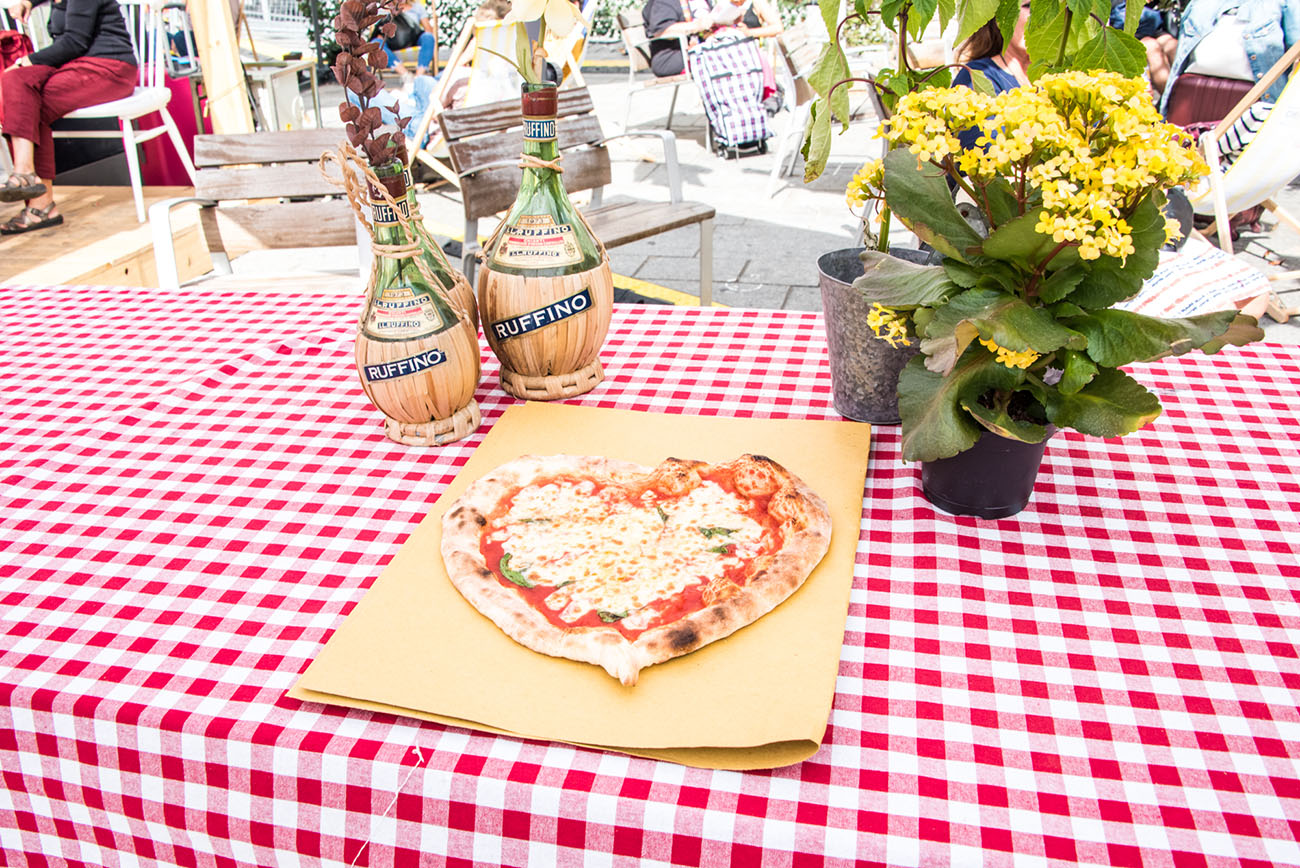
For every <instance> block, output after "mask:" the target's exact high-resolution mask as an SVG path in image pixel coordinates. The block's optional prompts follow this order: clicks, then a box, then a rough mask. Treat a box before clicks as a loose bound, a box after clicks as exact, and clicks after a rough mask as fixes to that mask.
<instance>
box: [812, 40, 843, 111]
mask: <svg viewBox="0 0 1300 868" xmlns="http://www.w3.org/2000/svg"><path fill="white" fill-rule="evenodd" d="M849 77H850V73H849V61H848V59H847V58H845V56H844V50H843V49H842V48H840V46H839V43H837V42H834V41H831V42H828V43H827V44H826V45H824V46H822V53H821V56H820V57H818V58H817V66H816V67H814V68H813V71H812V72H811V73H810V74H809V75H808V86H809V87H811V88H812V89H813V91H815V92H816V93H817V95H818V96H820V97H821V98H822V99H823V100H826V99H827V96H828V95H829V97H830V102H829V105H830V110H831V114H833V115H834V116H835V117H836V118H838V119H839V122H840V123H841V124H843V126H844V129H845V130H847V129H848V128H849V114H850V107H849V88H848V86H847V85H845V86H841V87H835V85H837V84H839V83H840V82H842V81H844V80H845V79H846V78H849ZM832 88H835V91H834V93H832V92H831V89H832ZM841 132H842V131H841Z"/></svg>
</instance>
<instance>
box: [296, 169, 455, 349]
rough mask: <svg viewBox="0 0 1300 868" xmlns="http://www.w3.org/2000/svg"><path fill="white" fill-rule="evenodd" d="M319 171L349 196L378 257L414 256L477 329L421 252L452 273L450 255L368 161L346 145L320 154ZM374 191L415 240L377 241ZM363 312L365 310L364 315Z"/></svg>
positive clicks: (430, 281) (436, 287)
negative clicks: (371, 215)
mask: <svg viewBox="0 0 1300 868" xmlns="http://www.w3.org/2000/svg"><path fill="white" fill-rule="evenodd" d="M329 163H336V164H337V165H338V168H339V173H340V176H341V180H340V179H336V178H335V177H334V176H333V175H331V174H330V172H329V168H328V164H329ZM320 170H321V174H322V175H324V176H325V180H327V181H329V182H330V183H331V184H333V185H334V186H335V187H341V188H342V189H343V191H344V193H345V194H346V195H347V197H348V203H349V204H351V206H352V213H353V214H355V215H356V218H357V220H358V221H360V223H361V225H362V226H364V227H366V231H367V232H368V233H369V235H370V250H371V251H372V252H373V253H374V254H375V256H380V257H383V258H385V259H407V258H409V259H411V260H412V261H413V262H414V263H415V267H416V268H417V269H419V272H420V274H421V275H422V276H423V277H424V279H425V282H427V283H428V284H429V286H430V288H432V289H433V291H434V292H437V293H438V295H439V296H440V297H441V298H442V299H443V301H445V302H447V303H448V304H449V305H451V309H452V310H454V311H455V312H456V316H457V317H459V318H460V320H461V321H462V322H463V323H465V324H466V325H468V326H469V327H470V328H471V329H473V330H475V331H477V329H478V323H476V322H475V321H474V317H473V316H472V315H471V314H470V312H469V311H468V310H466V309H465V306H464V305H463V304H461V303H460V300H459V299H458V298H456V295H455V293H453V292H451V287H445V286H443V285H442V281H440V280H438V278H436V277H435V276H434V275H433V272H432V271H430V270H429V266H428V264H426V263H425V262H424V257H423V256H421V255H420V254H421V253H423V252H424V251H425V250H428V251H429V252H430V253H431V254H432V255H433V256H434V257H435V258H437V260H438V261H439V262H440V263H441V265H442V266H443V268H444V269H446V271H447V273H448V274H450V273H451V272H452V271H454V269H453V268H452V266H451V263H449V262H448V261H447V257H446V256H445V255H444V254H443V252H442V248H441V247H440V246H439V245H438V243H437V242H436V241H434V239H433V236H432V235H431V234H429V230H428V229H425V228H424V224H423V223H422V222H421V221H419V220H415V219H413V218H411V217H409V216H407V215H406V214H403V213H402V211H401V209H399V208H398V207H397V200H396V199H394V198H393V195H392V194H391V193H389V192H388V188H387V187H385V186H384V184H383V182H381V181H380V180H379V176H378V175H376V174H375V172H374V170H373V169H371V168H370V166H369V165H367V163H366V162H365V160H363V159H361V157H360V156H359V155H358V154H357V153H356V152H355V151H353V150H351V149H350V148H348V146H347V145H343V146H341V147H340V148H339V149H338V150H337V151H326V152H325V153H323V154H321V157H320ZM363 179H364V181H363ZM366 182H368V183H369V189H367V187H366ZM372 192H378V193H379V195H380V196H381V197H382V198H383V201H384V204H386V205H388V207H389V208H390V209H392V213H393V214H394V215H396V217H397V221H398V223H400V224H401V226H402V232H403V234H404V235H405V236H406V237H407V238H408V239H415V240H414V241H408V242H407V243H406V244H380V243H379V242H378V241H376V240H375V232H374V226H372V225H371V223H370V221H369V220H367V219H366V211H367V210H369V209H368V208H367V207H366V206H367V205H368V204H369V203H370V197H371V193H372ZM376 271H377V270H376V269H372V270H371V272H370V280H369V282H368V283H367V284H366V297H367V298H369V297H370V296H371V294H372V293H373V292H374V290H375V274H376ZM364 315H365V314H364V311H363V313H362V316H364Z"/></svg>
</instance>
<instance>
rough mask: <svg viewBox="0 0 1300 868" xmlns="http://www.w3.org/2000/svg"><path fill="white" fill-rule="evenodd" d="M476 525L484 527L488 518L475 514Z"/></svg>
mask: <svg viewBox="0 0 1300 868" xmlns="http://www.w3.org/2000/svg"><path fill="white" fill-rule="evenodd" d="M474 523H475V524H476V525H478V526H479V527H483V525H485V524H487V518H485V517H484V516H483V514H482V513H478V512H476V513H474Z"/></svg>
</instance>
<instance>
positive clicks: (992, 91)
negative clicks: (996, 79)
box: [969, 69, 998, 96]
mask: <svg viewBox="0 0 1300 868" xmlns="http://www.w3.org/2000/svg"><path fill="white" fill-rule="evenodd" d="M969 72H970V86H971V89H972V90H974V91H975V92H976V93H982V94H984V95H985V96H997V93H998V91H997V88H995V87H994V86H993V82H991V81H989V77H988V76H987V75H985V74H984V73H983V72H981V71H980V70H978V69H972V70H969Z"/></svg>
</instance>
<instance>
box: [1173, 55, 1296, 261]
mask: <svg viewBox="0 0 1300 868" xmlns="http://www.w3.org/2000/svg"><path fill="white" fill-rule="evenodd" d="M1297 66H1300V43H1296V44H1295V45H1293V46H1291V48H1290V50H1288V51H1287V52H1286V54H1284V55H1283V56H1282V57H1281V59H1279V60H1278V62H1277V63H1275V64H1274V65H1273V68H1272V69H1270V70H1269V71H1268V72H1267V73H1265V75H1264V77H1263V78H1261V79H1260V80H1259V82H1257V83H1256V84H1255V86H1254V87H1253V88H1251V89H1250V91H1249V92H1248V93H1247V94H1246V95H1245V96H1244V97H1242V99H1241V101H1240V102H1238V103H1237V106H1236V108H1234V109H1233V110H1232V111H1231V112H1229V113H1228V116H1227V117H1225V118H1224V119H1223V120H1222V121H1220V122H1219V124H1218V126H1216V127H1215V128H1214V129H1213V130H1210V131H1209V132H1206V133H1205V134H1203V135H1202V136H1201V141H1200V144H1201V148H1202V150H1203V151H1204V153H1205V160H1206V162H1207V163H1209V165H1210V176H1209V179H1208V180H1207V181H1205V182H1202V184H1201V185H1200V186H1199V187H1197V188H1196V189H1194V190H1190V191H1188V196H1187V198H1188V199H1189V200H1190V201H1191V203H1192V208H1193V209H1194V210H1195V211H1196V213H1198V214H1203V215H1213V216H1214V223H1213V224H1212V225H1211V226H1210V227H1209V228H1208V229H1207V230H1205V231H1206V234H1207V235H1208V234H1211V233H1214V232H1217V233H1218V236H1219V246H1220V247H1221V248H1223V251H1224V252H1225V253H1228V254H1229V255H1231V254H1232V252H1233V249H1232V232H1231V231H1230V230H1229V228H1228V221H1229V215H1231V214H1236V213H1238V212H1240V211H1245V210H1246V209H1248V208H1253V207H1255V206H1256V205H1262V206H1264V208H1266V209H1267V210H1268V211H1269V212H1271V213H1272V214H1273V216H1274V217H1276V218H1277V220H1278V222H1279V223H1281V224H1285V225H1286V226H1288V227H1289V228H1290V229H1292V230H1293V231H1295V232H1297V233H1300V221H1297V220H1296V218H1294V217H1293V216H1291V215H1290V214H1288V213H1287V212H1286V211H1284V210H1282V209H1281V208H1280V207H1278V204H1277V202H1276V201H1275V199H1274V197H1275V196H1277V194H1278V193H1279V192H1280V191H1281V190H1282V189H1283V188H1285V187H1286V186H1287V185H1288V184H1290V183H1291V181H1293V180H1294V179H1295V178H1296V177H1297V176H1300V151H1297V150H1296V144H1295V143H1296V141H1297V140H1298V139H1300V83H1297V80H1300V75H1297V74H1296V72H1297ZM1288 70H1290V72H1291V73H1292V74H1291V77H1290V80H1289V81H1288V82H1287V85H1286V87H1285V88H1284V89H1283V91H1282V95H1281V96H1280V97H1279V98H1278V101H1277V103H1276V104H1275V105H1274V106H1273V109H1272V111H1271V112H1269V114H1268V116H1267V118H1265V120H1264V122H1263V124H1262V125H1261V126H1260V128H1259V130H1258V131H1257V132H1256V133H1255V136H1254V138H1252V139H1251V140H1250V142H1249V143H1248V144H1247V145H1246V147H1245V149H1244V150H1243V151H1242V152H1241V153H1240V154H1239V155H1237V158H1236V159H1235V160H1234V161H1233V162H1232V164H1231V165H1229V166H1227V167H1226V168H1225V167H1224V166H1223V165H1222V161H1221V159H1220V155H1219V154H1220V151H1219V141H1220V140H1221V139H1222V138H1223V136H1224V135H1225V134H1226V133H1227V132H1228V130H1229V129H1230V128H1231V127H1232V125H1233V123H1235V122H1236V121H1237V119H1238V118H1240V117H1241V116H1242V114H1244V113H1245V112H1246V110H1247V109H1249V108H1250V107H1251V106H1252V105H1253V104H1254V103H1255V101H1256V100H1258V99H1259V98H1260V96H1261V95H1263V93H1264V92H1265V91H1266V90H1268V88H1269V87H1271V86H1272V84H1273V83H1274V82H1275V81H1277V79H1278V78H1279V77H1281V76H1282V75H1283V74H1284V73H1286V72H1287V71H1288ZM1295 276H1300V271H1289V272H1285V273H1283V274H1276V275H1270V278H1271V279H1274V280H1278V279H1282V278H1287V277H1295Z"/></svg>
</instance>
